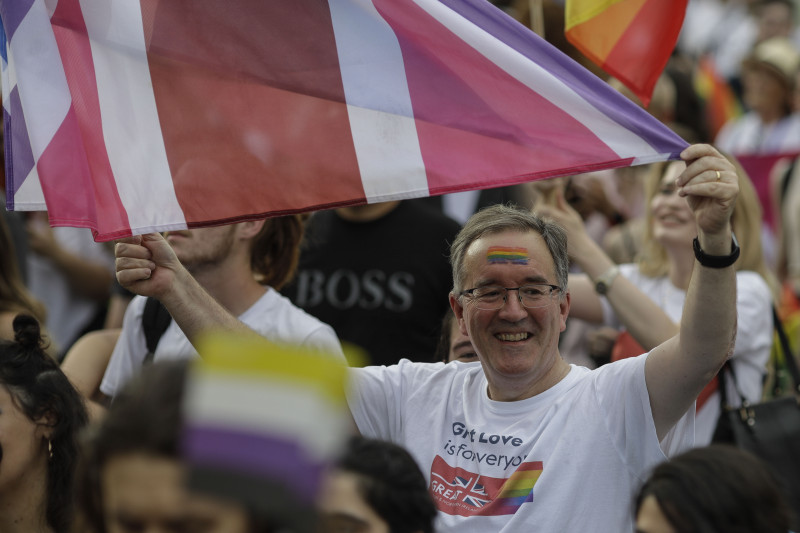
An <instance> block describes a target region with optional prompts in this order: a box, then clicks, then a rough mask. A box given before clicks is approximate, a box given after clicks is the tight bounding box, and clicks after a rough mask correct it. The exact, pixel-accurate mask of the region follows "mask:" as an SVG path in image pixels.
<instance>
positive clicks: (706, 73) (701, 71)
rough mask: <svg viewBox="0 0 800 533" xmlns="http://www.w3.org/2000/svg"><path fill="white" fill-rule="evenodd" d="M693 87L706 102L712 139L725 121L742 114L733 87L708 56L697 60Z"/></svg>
mask: <svg viewBox="0 0 800 533" xmlns="http://www.w3.org/2000/svg"><path fill="white" fill-rule="evenodd" d="M694 87H695V91H697V94H699V95H700V97H701V98H702V99H703V101H704V102H705V104H706V116H707V118H708V127H709V130H710V131H709V135H710V136H711V138H712V139H714V138H716V136H717V133H719V130H720V129H722V126H724V125H725V123H726V122H728V121H729V120H732V119H734V118H736V117H738V116H740V115H741V114H742V107H741V106H740V105H739V101H738V100H737V99H736V95H735V94H734V93H733V89H731V87H730V85H728V82H726V81H725V80H724V79H723V78H722V77H721V76H720V75H719V74H718V73H717V70H716V68H714V62H713V61H712V60H711V58H709V57H701V58H700V60H699V61H698V63H697V70H696V71H695V78H694Z"/></svg>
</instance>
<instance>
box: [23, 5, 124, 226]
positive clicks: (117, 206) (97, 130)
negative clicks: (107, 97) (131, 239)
mask: <svg viewBox="0 0 800 533" xmlns="http://www.w3.org/2000/svg"><path fill="white" fill-rule="evenodd" d="M51 22H52V24H53V33H54V34H55V38H56V43H57V44H58V51H59V53H60V55H61V60H62V63H63V64H64V72H65V74H66V77H67V83H68V85H69V88H70V93H71V94H72V107H71V113H70V114H71V116H72V118H74V119H75V123H74V124H73V125H66V121H65V127H64V128H62V129H60V130H59V132H61V131H62V130H64V131H69V135H71V136H72V137H73V138H72V139H71V140H70V141H66V142H65V141H64V140H62V141H61V142H60V143H57V144H59V145H60V146H59V147H55V148H54V147H53V144H54V143H56V141H55V139H54V141H53V143H51V145H50V146H48V148H47V151H46V152H45V154H47V153H48V152H49V153H50V154H51V155H53V156H54V157H57V158H65V159H63V160H62V162H61V163H60V165H63V166H62V167H60V169H61V170H54V171H52V172H53V174H48V173H46V172H44V170H43V169H42V168H41V167H42V165H45V166H47V165H49V164H50V162H43V161H42V160H43V159H44V155H43V156H42V158H41V159H40V162H39V166H40V174H42V175H45V176H47V175H57V176H58V180H52V179H50V180H42V190H43V192H44V193H45V199H46V200H47V210H48V213H49V216H50V223H51V224H52V225H54V226H57V225H71V226H72V225H76V226H84V227H94V226H95V224H96V225H97V226H96V228H95V229H96V232H99V233H102V234H105V235H106V236H111V235H113V236H114V237H123V236H126V235H130V234H131V230H130V224H129V223H128V217H127V213H126V211H125V208H124V207H123V205H122V201H121V200H120V197H119V193H118V191H117V187H116V182H115V181H114V174H113V171H112V170H111V163H110V161H109V159H108V153H107V152H106V147H105V140H104V139H103V125H102V122H101V118H100V101H99V98H98V94H97V79H96V78H95V74H94V63H93V61H92V50H91V46H90V44H89V37H88V35H87V32H86V24H85V22H84V20H83V14H82V13H81V7H80V4H79V2H78V0H60V1H59V2H58V5H57V7H56V11H55V13H54V14H53V17H52V19H51ZM62 149H63V150H65V151H67V150H68V152H65V153H62ZM82 155H83V156H84V157H85V161H84V162H82V164H76V165H66V164H64V163H63V161H66V160H68V159H75V158H80V157H82ZM52 164H53V165H58V164H59V162H58V159H56V161H53V162H52ZM81 167H82V168H83V169H84V172H85V173H84V174H81V173H80V172H74V169H76V168H81ZM86 167H88V170H86ZM45 181H48V182H50V185H51V186H52V185H53V182H55V181H57V185H56V186H57V187H58V188H59V189H63V191H62V193H60V194H56V195H52V194H48V192H47V189H48V187H46V186H45V183H44V182H45ZM83 191H94V194H93V195H92V194H86V193H85V192H83ZM92 201H93V202H92ZM88 202H92V203H93V205H87V203H88Z"/></svg>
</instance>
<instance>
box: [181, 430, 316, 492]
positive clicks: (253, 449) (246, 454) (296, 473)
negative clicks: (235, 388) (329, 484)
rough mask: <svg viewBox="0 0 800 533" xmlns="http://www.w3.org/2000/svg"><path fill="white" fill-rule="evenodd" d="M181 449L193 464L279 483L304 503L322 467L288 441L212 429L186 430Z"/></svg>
mask: <svg viewBox="0 0 800 533" xmlns="http://www.w3.org/2000/svg"><path fill="white" fill-rule="evenodd" d="M183 449H184V452H185V456H186V458H187V459H188V460H189V461H190V462H191V463H193V464H197V465H209V466H214V467H217V468H220V467H223V468H228V469H231V470H235V471H239V472H246V473H249V474H251V475H261V476H264V477H265V478H271V479H276V480H280V481H282V482H283V483H285V484H286V486H287V487H289V488H290V489H291V490H292V491H293V492H294V493H295V495H296V496H297V497H298V498H300V499H303V500H310V499H312V498H313V497H314V495H315V494H316V491H317V487H318V486H319V482H320V476H321V475H322V470H323V466H324V465H323V464H321V463H318V462H316V461H314V460H313V459H312V458H310V457H309V456H308V455H307V454H306V453H305V450H304V449H303V448H302V447H301V446H299V445H298V444H297V442H293V441H291V440H288V439H287V438H281V437H279V436H277V435H276V436H269V435H263V434H256V433H252V432H248V431H246V430H234V429H224V428H220V427H214V426H194V427H190V428H187V429H186V430H185V431H184V433H183Z"/></svg>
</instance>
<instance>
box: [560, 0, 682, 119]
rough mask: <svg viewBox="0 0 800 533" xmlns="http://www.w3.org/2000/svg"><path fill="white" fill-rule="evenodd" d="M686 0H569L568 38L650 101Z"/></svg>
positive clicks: (672, 45) (680, 21)
mask: <svg viewBox="0 0 800 533" xmlns="http://www.w3.org/2000/svg"><path fill="white" fill-rule="evenodd" d="M687 3H688V0H567V3H566V22H565V26H566V28H565V30H566V35H567V39H568V40H569V41H570V42H571V43H572V44H573V45H575V47H576V48H577V49H578V50H580V51H581V52H583V54H584V55H585V56H586V57H588V58H589V59H591V60H592V61H593V62H594V63H595V64H597V65H598V66H599V67H600V68H602V69H603V70H605V71H606V72H608V73H609V74H611V75H612V76H614V77H615V78H617V79H618V80H620V81H621V82H622V83H623V84H625V86H626V87H628V88H629V89H630V90H631V91H633V93H634V94H635V95H636V96H637V97H638V98H639V99H640V100H641V101H642V103H643V104H644V105H645V107H647V106H648V105H649V104H650V98H651V97H652V95H653V89H654V88H655V85H656V82H657V81H658V77H659V76H660V75H661V72H662V71H663V70H664V67H665V66H666V65H667V61H669V57H670V55H672V50H673V49H674V48H675V43H677V41H678V34H679V33H680V31H681V26H683V18H684V16H685V15H686V5H687Z"/></svg>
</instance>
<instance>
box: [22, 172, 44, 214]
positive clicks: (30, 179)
mask: <svg viewBox="0 0 800 533" xmlns="http://www.w3.org/2000/svg"><path fill="white" fill-rule="evenodd" d="M14 210H15V211H46V210H47V204H45V201H44V192H43V191H42V183H41V182H40V181H39V171H38V170H37V169H36V165H33V168H32V169H31V171H30V172H29V173H28V175H27V176H26V177H25V181H23V182H22V185H20V187H19V189H17V192H16V193H14Z"/></svg>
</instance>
